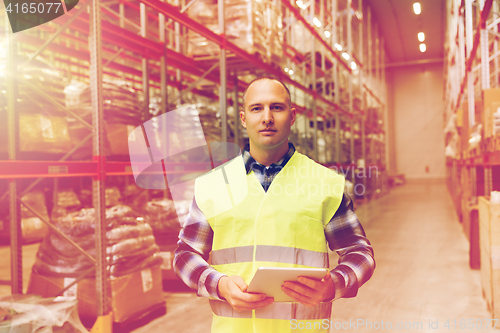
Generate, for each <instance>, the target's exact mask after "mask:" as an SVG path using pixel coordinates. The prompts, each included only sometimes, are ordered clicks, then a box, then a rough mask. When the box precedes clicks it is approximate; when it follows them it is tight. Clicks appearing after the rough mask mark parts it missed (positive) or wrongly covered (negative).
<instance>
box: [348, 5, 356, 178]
mask: <svg viewBox="0 0 500 333" xmlns="http://www.w3.org/2000/svg"><path fill="white" fill-rule="evenodd" d="M351 8H352V0H348V1H347V53H348V54H349V56H350V57H351V58H350V61H351V63H352V61H354V52H353V50H354V48H353V45H352V44H353V43H352V10H351ZM348 65H350V64H349V62H348ZM350 67H351V69H352V66H350ZM352 75H353V74H352V72H350V75H349V113H350V114H351V119H350V120H351V122H350V127H351V149H350V150H351V156H350V159H351V164H353V163H354V159H355V157H354V118H353V116H352V115H353V114H354V107H353V96H352ZM353 176H354V173H353ZM352 180H353V181H354V177H352Z"/></svg>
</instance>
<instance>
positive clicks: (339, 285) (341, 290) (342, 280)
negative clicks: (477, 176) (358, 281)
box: [325, 270, 347, 302]
mask: <svg viewBox="0 0 500 333" xmlns="http://www.w3.org/2000/svg"><path fill="white" fill-rule="evenodd" d="M330 275H331V277H332V281H333V287H334V293H333V296H332V297H330V298H328V299H326V300H325V302H332V301H336V300H338V299H339V298H342V297H343V296H344V295H345V294H346V291H347V280H346V278H347V276H345V275H344V274H343V272H342V271H337V270H331V271H330Z"/></svg>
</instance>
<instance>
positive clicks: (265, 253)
mask: <svg viewBox="0 0 500 333" xmlns="http://www.w3.org/2000/svg"><path fill="white" fill-rule="evenodd" d="M253 248H254V247H253V246H252V245H249V246H240V247H231V248H226V249H221V250H215V251H212V264H213V265H225V264H234V263H239V262H251V261H253ZM255 260H256V261H268V262H280V263H286V264H295V265H303V266H313V267H328V254H327V253H324V252H316V251H311V250H304V249H297V248H293V247H285V246H274V245H257V246H256V251H255Z"/></svg>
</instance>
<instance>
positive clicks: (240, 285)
mask: <svg viewBox="0 0 500 333" xmlns="http://www.w3.org/2000/svg"><path fill="white" fill-rule="evenodd" d="M233 282H234V283H235V284H236V285H237V286H238V288H240V290H241V291H243V292H245V291H247V288H248V285H247V284H246V282H245V280H243V278H242V277H241V276H235V277H234V278H233Z"/></svg>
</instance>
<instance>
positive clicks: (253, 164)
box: [242, 142, 295, 174]
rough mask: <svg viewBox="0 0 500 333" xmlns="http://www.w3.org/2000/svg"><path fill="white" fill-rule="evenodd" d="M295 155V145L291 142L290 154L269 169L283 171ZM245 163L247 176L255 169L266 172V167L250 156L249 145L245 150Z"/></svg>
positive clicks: (289, 145)
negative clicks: (276, 168) (275, 168)
mask: <svg viewBox="0 0 500 333" xmlns="http://www.w3.org/2000/svg"><path fill="white" fill-rule="evenodd" d="M294 153H295V146H294V145H293V143H291V142H289V143H288V152H287V153H286V154H285V156H283V157H282V158H281V159H280V160H279V161H278V162H276V163H272V164H271V165H270V166H269V168H274V167H279V168H280V169H283V167H284V166H285V164H287V162H288V161H289V160H290V158H291V157H292V155H293V154H294ZM242 156H243V162H244V163H245V169H246V171H247V174H248V173H249V172H250V171H252V170H253V169H259V170H260V171H262V170H264V169H265V168H266V167H265V166H264V165H262V164H260V163H259V162H257V161H256V160H255V159H254V158H253V157H252V155H250V145H249V144H248V143H247V145H246V146H245V148H243V153H242Z"/></svg>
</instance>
